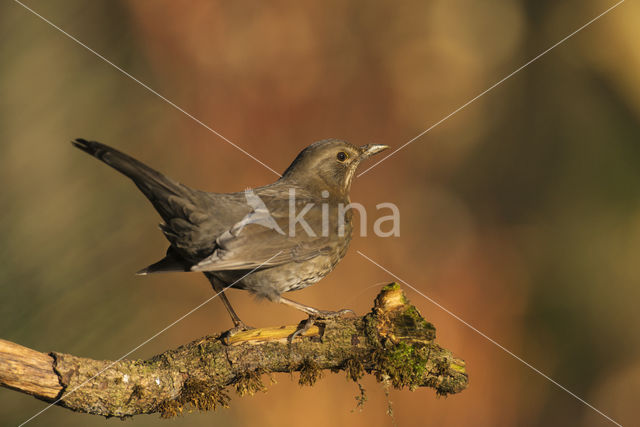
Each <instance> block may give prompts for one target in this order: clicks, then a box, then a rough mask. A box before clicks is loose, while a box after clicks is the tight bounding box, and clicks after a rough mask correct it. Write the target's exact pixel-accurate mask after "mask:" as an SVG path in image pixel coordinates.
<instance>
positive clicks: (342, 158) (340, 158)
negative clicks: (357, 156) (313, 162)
mask: <svg viewBox="0 0 640 427" xmlns="http://www.w3.org/2000/svg"><path fill="white" fill-rule="evenodd" d="M347 157H348V156H347V153H345V152H344V151H340V152H339V153H338V155H337V156H336V158H337V159H338V161H339V162H344V161H345V160H347Z"/></svg>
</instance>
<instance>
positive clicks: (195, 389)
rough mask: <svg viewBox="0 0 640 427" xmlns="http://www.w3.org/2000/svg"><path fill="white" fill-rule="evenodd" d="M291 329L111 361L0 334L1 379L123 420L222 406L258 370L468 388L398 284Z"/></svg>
mask: <svg viewBox="0 0 640 427" xmlns="http://www.w3.org/2000/svg"><path fill="white" fill-rule="evenodd" d="M296 329H297V326H283V327H273V328H261V329H253V330H250V331H246V332H241V333H238V334H236V335H233V336H232V337H230V338H224V335H218V336H213V337H205V338H202V339H200V340H197V341H194V342H192V343H189V344H186V345H184V346H181V347H178V348H177V349H174V350H168V351H166V352H164V353H162V354H159V355H157V356H154V357H153V358H151V359H148V360H126V359H125V360H121V361H117V362H111V361H105V360H93V359H87V358H82V357H77V356H73V355H70V354H64V353H57V352H52V353H49V354H45V353H40V352H38V351H35V350H31V349H28V348H25V347H22V346H20V345H18V344H14V343H11V342H8V341H4V340H0V385H2V386H5V387H8V388H12V389H14V390H18V391H21V392H23V393H28V394H31V395H33V396H35V397H36V398H38V399H41V400H45V401H47V402H56V404H58V405H61V406H64V407H66V408H68V409H71V410H73V411H78V412H86V413H90V414H97V415H103V416H107V417H111V416H117V417H127V416H133V415H137V414H148V413H154V412H159V413H160V414H162V415H163V416H165V417H168V416H173V415H176V414H179V413H181V412H182V410H183V408H184V407H185V405H191V406H193V407H195V408H197V409H201V410H209V409H215V408H217V407H219V406H227V405H228V402H229V395H228V394H227V390H228V389H229V388H231V387H233V388H235V389H236V392H237V393H238V394H239V395H241V396H242V395H245V394H253V393H254V392H256V391H258V390H261V389H264V386H263V384H262V381H261V376H262V374H265V373H271V372H287V373H290V372H294V371H297V372H300V380H299V382H300V384H304V385H312V384H313V383H314V382H315V381H316V380H317V379H319V378H320V377H321V376H322V373H323V371H324V370H331V371H333V372H338V371H345V372H346V374H347V378H348V379H350V380H353V381H358V380H359V379H360V378H361V377H362V376H363V375H364V374H365V373H370V374H373V375H375V377H376V378H377V379H378V381H384V382H386V383H389V384H391V385H392V386H393V387H395V388H405V387H407V388H409V389H411V390H413V389H415V388H417V387H431V388H434V389H435V390H436V393H438V394H440V395H447V394H452V393H458V392H460V391H462V390H463V389H465V388H466V386H467V384H468V377H467V374H466V372H465V364H464V362H463V361H462V360H460V359H457V358H454V357H453V355H452V354H451V352H450V351H449V350H446V349H444V348H442V347H440V346H439V345H437V344H436V343H435V342H434V341H435V328H434V326H433V325H432V324H430V323H428V322H427V321H425V320H424V318H422V316H421V315H420V313H419V312H418V310H417V309H416V308H415V307H414V306H412V305H410V304H409V302H408V301H407V299H406V297H405V296H404V293H403V292H402V290H401V289H400V287H399V286H398V285H397V284H391V285H388V286H386V287H385V288H384V289H383V290H382V291H381V292H380V294H379V295H378V296H377V298H376V300H375V303H374V307H373V309H372V311H371V312H370V313H368V314H367V315H365V316H363V317H355V318H349V319H339V320H335V321H334V320H330V321H329V320H327V321H324V320H323V321H321V322H320V321H318V323H317V325H315V326H312V327H311V328H310V329H309V330H308V331H306V332H305V333H303V334H301V335H302V336H301V337H298V338H296V339H295V340H294V342H293V343H289V342H288V341H287V337H288V336H289V335H291V334H292V333H293V332H294V331H295V330H296Z"/></svg>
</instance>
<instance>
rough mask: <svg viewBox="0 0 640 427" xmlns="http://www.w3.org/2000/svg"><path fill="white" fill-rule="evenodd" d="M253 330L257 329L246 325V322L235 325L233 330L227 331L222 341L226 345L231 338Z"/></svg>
mask: <svg viewBox="0 0 640 427" xmlns="http://www.w3.org/2000/svg"><path fill="white" fill-rule="evenodd" d="M251 329H255V328H254V327H253V326H247V325H245V324H244V322H240V323H238V324H237V325H235V326H234V327H233V328H231V329H229V330H227V331H225V332H224V333H223V334H222V340H223V342H224V343H226V344H228V340H229V338H231V337H232V336H234V335H235V334H237V333H239V332H244V331H250V330H251Z"/></svg>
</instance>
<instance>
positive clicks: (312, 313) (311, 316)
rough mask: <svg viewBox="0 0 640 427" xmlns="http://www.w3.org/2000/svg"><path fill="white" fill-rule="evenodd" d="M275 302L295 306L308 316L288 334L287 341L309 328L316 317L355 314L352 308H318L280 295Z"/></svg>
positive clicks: (333, 317) (331, 317)
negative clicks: (331, 309) (336, 309)
mask: <svg viewBox="0 0 640 427" xmlns="http://www.w3.org/2000/svg"><path fill="white" fill-rule="evenodd" d="M277 302H279V303H281V304H285V305H288V306H290V307H293V308H296V309H298V310H300V311H303V312H305V313H307V314H308V315H309V317H308V318H307V319H306V320H304V322H302V324H301V326H300V327H299V328H298V329H297V330H296V331H295V332H294V333H293V334H291V335H290V336H289V342H292V341H293V340H294V338H295V337H297V336H298V335H300V334H301V333H303V332H306V331H307V330H309V328H310V327H311V326H312V325H313V323H314V322H315V321H316V320H318V319H335V318H336V317H343V316H346V315H348V314H355V313H354V312H353V310H349V309H343V310H339V311H327V310H318V309H317V308H313V307H309V306H308V305H304V304H300V303H299V302H295V301H292V300H290V299H287V298H282V297H280V298H279V299H278V301H277Z"/></svg>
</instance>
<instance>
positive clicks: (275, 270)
mask: <svg viewBox="0 0 640 427" xmlns="http://www.w3.org/2000/svg"><path fill="white" fill-rule="evenodd" d="M72 144H73V145H74V146H75V147H77V148H79V149H80V150H82V151H84V152H86V153H88V154H90V155H92V156H94V157H96V158H97V159H99V160H101V161H102V162H104V163H106V164H107V165H109V166H111V167H112V168H114V169H115V170H117V171H118V172H120V173H122V174H123V175H125V176H127V177H128V178H130V179H131V180H132V181H133V182H134V184H135V185H136V186H137V187H138V188H139V189H140V191H141V192H142V193H143V194H144V195H145V196H146V197H147V199H149V201H150V202H151V204H152V205H153V207H154V208H155V209H156V211H157V212H158V214H159V215H160V217H161V218H162V220H163V222H162V223H161V224H160V229H161V231H162V233H163V234H164V236H165V237H166V239H167V240H168V241H169V247H168V249H167V250H166V254H165V256H164V258H162V259H161V260H160V261H158V262H156V263H153V264H151V265H149V266H148V267H146V268H144V269H142V270H140V271H139V272H138V274H142V275H145V274H152V273H161V272H194V271H197V272H202V273H204V275H205V276H206V278H207V279H208V280H209V282H210V283H211V286H212V287H213V290H214V291H215V292H216V293H217V295H219V296H220V299H221V300H222V302H223V304H224V306H225V308H226V309H227V311H228V313H229V316H230V317H231V320H232V322H233V325H234V327H233V328H232V329H230V330H229V331H227V333H228V334H231V335H232V334H235V333H237V332H239V331H243V330H247V329H251V328H250V327H249V326H247V325H246V324H245V323H244V322H243V321H242V320H241V319H240V317H239V316H238V314H237V313H236V312H235V310H234V309H233V307H232V305H231V303H230V302H229V299H228V298H227V296H226V294H225V292H224V291H225V290H226V289H227V288H229V287H232V288H235V289H242V290H246V291H249V292H251V293H252V294H255V295H256V296H258V297H260V298H266V299H268V300H270V301H273V302H276V303H281V304H285V305H288V306H291V307H293V308H296V309H298V310H301V311H302V312H304V313H306V314H307V316H308V318H307V319H306V320H305V321H304V322H303V323H301V325H302V326H301V327H300V328H299V329H298V330H297V331H296V333H295V334H294V336H295V335H297V334H299V333H300V332H301V331H303V330H306V329H308V328H309V327H310V326H311V325H312V324H313V322H314V321H317V320H318V319H326V318H332V317H336V316H342V315H346V314H348V313H351V310H348V309H342V310H338V311H328V310H319V309H316V308H313V307H310V306H307V305H304V304H301V303H298V302H295V301H293V300H291V299H288V298H285V297H283V296H282V294H284V293H286V292H290V291H295V290H299V289H303V288H305V287H307V286H310V285H312V284H314V283H316V282H318V281H319V280H320V279H322V278H323V277H325V276H326V275H327V274H329V273H330V272H331V271H332V270H333V269H334V267H335V266H336V264H337V263H338V262H339V261H340V260H341V259H342V258H343V257H344V256H345V254H346V252H347V248H348V246H349V243H350V241H351V237H352V225H351V221H352V211H351V209H348V207H349V204H350V203H351V201H350V198H349V191H350V188H351V183H352V181H353V178H354V175H355V172H356V169H357V167H358V165H359V164H360V163H361V162H362V161H364V160H366V159H368V158H369V157H371V156H373V155H375V154H378V153H380V152H382V151H384V150H385V149H387V148H388V146H387V145H382V144H367V145H363V146H355V145H352V144H350V143H348V142H346V141H343V140H339V139H326V140H322V141H318V142H315V143H313V144H311V145H309V146H308V147H306V148H304V149H303V150H302V151H301V152H300V153H299V154H298V155H297V157H295V159H294V160H293V162H292V163H291V165H290V166H289V167H288V168H287V169H286V170H285V171H284V173H283V174H282V175H281V177H280V178H279V179H278V180H276V181H275V182H273V183H271V184H268V185H265V186H263V187H258V188H255V189H246V190H245V191H240V192H235V193H211V192H206V191H201V190H196V189H192V188H190V187H188V186H186V185H183V184H181V183H179V182H177V181H174V180H173V179H171V178H169V177H167V176H165V175H163V174H162V173H160V172H158V171H156V170H154V169H152V168H150V167H149V166H147V165H145V164H143V163H142V162H140V161H138V160H136V159H134V158H133V157H130V156H128V155H127V154H124V153H122V152H120V151H118V150H117V149H115V148H113V147H110V146H108V145H106V144H102V143H100V142H97V141H88V140H85V139H81V138H79V139H75V140H74V141H72ZM292 337H293V336H292Z"/></svg>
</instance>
